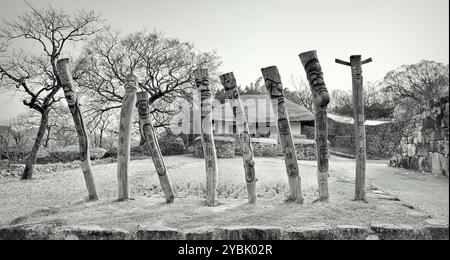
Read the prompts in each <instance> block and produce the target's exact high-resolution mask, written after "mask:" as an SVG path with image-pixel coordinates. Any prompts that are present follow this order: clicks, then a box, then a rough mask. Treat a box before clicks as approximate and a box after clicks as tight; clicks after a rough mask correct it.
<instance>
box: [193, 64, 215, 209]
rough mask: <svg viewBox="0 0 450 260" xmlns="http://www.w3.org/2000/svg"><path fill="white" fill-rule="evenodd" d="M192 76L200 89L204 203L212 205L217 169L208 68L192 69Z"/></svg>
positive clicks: (213, 203)
mask: <svg viewBox="0 0 450 260" xmlns="http://www.w3.org/2000/svg"><path fill="white" fill-rule="evenodd" d="M194 77H195V84H196V86H197V88H198V90H199V91H200V102H201V135H202V144H203V154H204V157H205V164H206V204H207V205H208V206H210V207H213V206H214V205H215V204H216V189H217V179H218V169H217V156H216V148H215V146H214V137H213V130H212V115H211V109H212V100H211V89H210V88H209V75H208V69H204V68H202V69H196V70H194Z"/></svg>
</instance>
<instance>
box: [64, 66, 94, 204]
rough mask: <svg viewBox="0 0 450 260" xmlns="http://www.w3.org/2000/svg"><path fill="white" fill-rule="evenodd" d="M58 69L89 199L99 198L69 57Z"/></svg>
mask: <svg viewBox="0 0 450 260" xmlns="http://www.w3.org/2000/svg"><path fill="white" fill-rule="evenodd" d="M56 67H57V70H58V74H59V78H60V80H61V85H62V88H63V90H64V96H65V97H66V101H67V105H68V106H69V110H70V113H72V117H73V121H74V123H75V128H76V130H77V134H78V143H79V147H80V160H81V169H82V171H83V175H84V180H85V182H86V187H87V190H88V194H89V200H98V195H97V191H96V189H95V183H94V177H93V175H92V167H91V158H90V151H89V137H88V135H87V132H86V126H85V124H84V121H83V116H82V115H81V110H80V104H79V102H78V95H77V93H76V91H75V89H74V85H73V79H72V74H71V72H70V70H69V59H61V60H58V62H57V65H56Z"/></svg>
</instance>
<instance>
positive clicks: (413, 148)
mask: <svg viewBox="0 0 450 260" xmlns="http://www.w3.org/2000/svg"><path fill="white" fill-rule="evenodd" d="M415 155H416V145H415V144H408V156H409V157H411V156H415Z"/></svg>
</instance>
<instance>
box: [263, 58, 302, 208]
mask: <svg viewBox="0 0 450 260" xmlns="http://www.w3.org/2000/svg"><path fill="white" fill-rule="evenodd" d="M261 71H262V74H263V77H264V81H265V84H266V88H267V92H268V94H269V96H270V99H271V101H272V108H273V110H274V112H275V113H276V114H277V115H278V134H279V136H280V142H281V147H282V148H283V154H284V160H285V163H286V171H287V175H288V181H289V189H290V195H289V198H288V201H295V202H297V203H303V195H302V185H301V179H300V175H299V170H298V163H297V156H296V153H295V147H294V140H293V139H292V135H291V126H290V124H289V116H288V113H287V110H286V107H285V105H284V93H283V84H281V77H280V74H279V73H278V69H277V67H276V66H272V67H267V68H263V69H261Z"/></svg>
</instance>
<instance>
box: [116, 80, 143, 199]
mask: <svg viewBox="0 0 450 260" xmlns="http://www.w3.org/2000/svg"><path fill="white" fill-rule="evenodd" d="M137 85H138V79H137V77H136V76H134V75H128V76H127V77H126V82H125V94H124V96H123V101H122V102H123V104H122V110H121V111H120V123H119V142H118V144H117V180H118V182H119V201H123V200H127V199H129V190H128V164H129V163H130V143H131V126H132V124H131V119H132V114H133V107H134V105H135V102H136V91H137Z"/></svg>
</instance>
